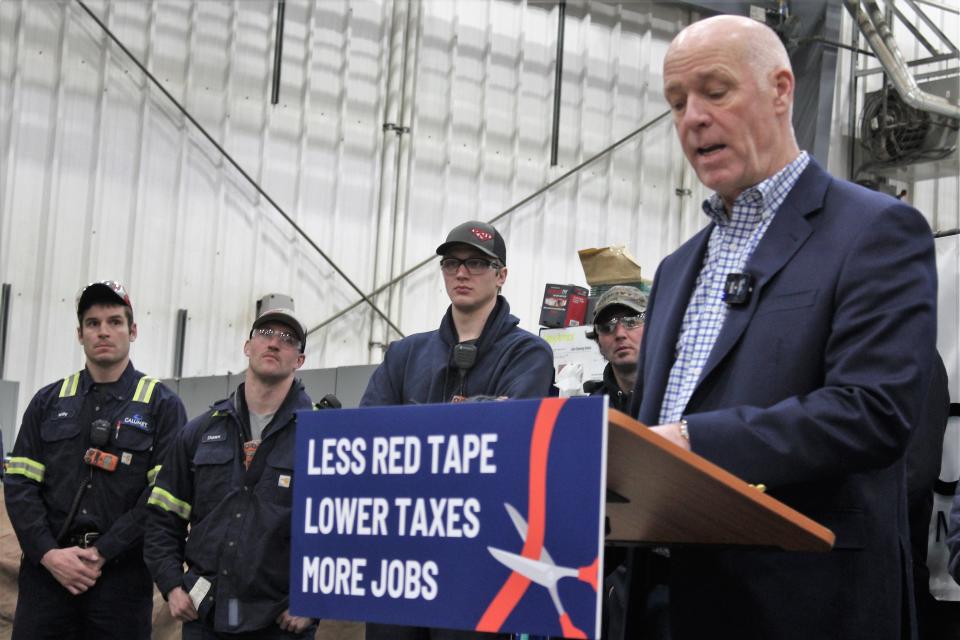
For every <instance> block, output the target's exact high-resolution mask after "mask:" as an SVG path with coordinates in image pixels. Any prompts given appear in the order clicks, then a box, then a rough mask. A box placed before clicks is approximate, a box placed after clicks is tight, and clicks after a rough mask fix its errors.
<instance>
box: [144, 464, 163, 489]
mask: <svg viewBox="0 0 960 640" xmlns="http://www.w3.org/2000/svg"><path fill="white" fill-rule="evenodd" d="M161 466H162V465H159V464H158V465H157V466H155V467H154V468H153V469H150V471H147V484H148V485H150V486H151V487H152V486H153V485H154V483H156V481H157V474H158V473H160V467H161Z"/></svg>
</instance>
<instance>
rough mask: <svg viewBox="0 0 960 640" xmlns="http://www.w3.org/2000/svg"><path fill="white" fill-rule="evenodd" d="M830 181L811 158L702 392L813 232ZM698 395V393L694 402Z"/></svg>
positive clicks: (755, 258)
mask: <svg viewBox="0 0 960 640" xmlns="http://www.w3.org/2000/svg"><path fill="white" fill-rule="evenodd" d="M829 181H830V177H829V175H827V174H826V173H825V172H824V171H823V169H821V168H820V166H819V165H818V164H817V163H816V161H814V160H813V158H811V159H810V164H809V165H808V166H807V168H806V169H805V170H804V172H803V173H802V174H801V175H800V178H799V179H798V180H797V183H796V184H795V185H794V187H793V189H791V190H790V194H789V195H788V196H787V199H786V200H784V202H783V204H781V205H780V209H779V210H778V211H777V213H776V216H775V217H774V219H773V222H771V223H770V226H769V227H768V228H767V231H766V233H764V235H763V238H762V239H761V240H760V244H758V245H757V248H756V250H755V251H754V252H753V255H752V256H751V257H750V260H748V261H747V266H746V271H747V273H750V274H751V275H752V276H753V277H754V288H753V294H752V295H751V296H750V301H749V303H748V304H747V306H746V307H741V308H736V307H733V308H731V309H730V310H729V311H728V313H727V318H726V320H725V321H724V323H723V327H722V328H721V329H720V335H718V336H717V341H716V342H715V343H714V345H713V349H712V350H711V351H710V356H709V357H708V358H707V362H706V363H705V364H704V366H703V370H702V371H701V372H700V378H699V380H698V381H697V387H698V388H699V386H700V385H701V384H702V383H703V381H704V380H706V379H707V376H709V375H710V373H711V372H712V371H713V370H714V369H715V368H716V367H717V365H719V364H720V362H722V361H723V359H724V358H725V357H726V356H727V354H728V353H729V352H730V350H731V349H733V347H734V345H735V344H736V343H737V341H738V340H739V339H740V336H741V335H743V332H744V331H745V330H746V328H747V325H749V324H750V320H751V318H753V314H754V312H755V311H756V309H757V305H758V304H759V302H760V299H761V298H762V297H763V291H764V288H765V287H766V286H767V284H768V283H769V282H770V280H771V279H772V278H773V277H774V276H775V275H776V274H777V272H778V271H780V269H782V268H783V266H784V265H785V264H787V262H789V260H790V258H792V257H793V255H794V254H795V253H796V252H797V250H798V249H800V247H801V246H803V243H804V242H805V241H806V239H807V238H808V237H809V236H810V234H811V233H812V232H813V229H812V227H811V226H810V223H809V221H808V220H807V215H808V214H810V213H812V212H814V211H817V210H819V209H820V207H821V205H822V204H823V198H824V195H825V193H826V189H827V184H828V183H829ZM696 393H697V391H696V390H694V393H693V395H692V396H691V401H692V400H693V398H694V397H695V396H696Z"/></svg>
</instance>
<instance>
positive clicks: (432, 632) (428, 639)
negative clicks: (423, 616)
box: [366, 622, 509, 640]
mask: <svg viewBox="0 0 960 640" xmlns="http://www.w3.org/2000/svg"><path fill="white" fill-rule="evenodd" d="M508 637H509V636H507V635H504V634H498V633H480V632H479V631H459V630H457V629H428V628H426V627H400V626H397V625H393V624H374V623H372V622H368V623H367V631H366V640H491V639H493V638H508Z"/></svg>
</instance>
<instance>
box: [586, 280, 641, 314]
mask: <svg viewBox="0 0 960 640" xmlns="http://www.w3.org/2000/svg"><path fill="white" fill-rule="evenodd" d="M610 307H626V308H627V309H630V310H631V311H636V312H637V313H644V312H645V311H646V310H647V294H645V293H644V292H643V291H640V289H637V288H636V287H628V286H625V285H617V286H616V287H611V288H610V289H609V290H608V291H606V292H605V293H604V294H603V295H602V296H600V299H599V300H597V306H596V307H594V309H593V323H594V324H596V322H597V319H598V318H600V316H602V315H603V312H604V311H606V310H607V309H609V308H610Z"/></svg>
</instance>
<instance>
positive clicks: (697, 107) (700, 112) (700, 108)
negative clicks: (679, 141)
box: [683, 95, 711, 127]
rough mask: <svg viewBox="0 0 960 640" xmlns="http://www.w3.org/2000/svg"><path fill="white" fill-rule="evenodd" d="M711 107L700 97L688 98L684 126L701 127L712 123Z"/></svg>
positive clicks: (684, 111)
mask: <svg viewBox="0 0 960 640" xmlns="http://www.w3.org/2000/svg"><path fill="white" fill-rule="evenodd" d="M710 118H711V115H710V105H709V104H707V102H706V100H702V99H701V98H699V97H698V96H695V95H691V96H687V102H686V105H685V106H684V109H683V124H684V126H687V127H700V126H703V125H705V124H707V123H709V122H710Z"/></svg>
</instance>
